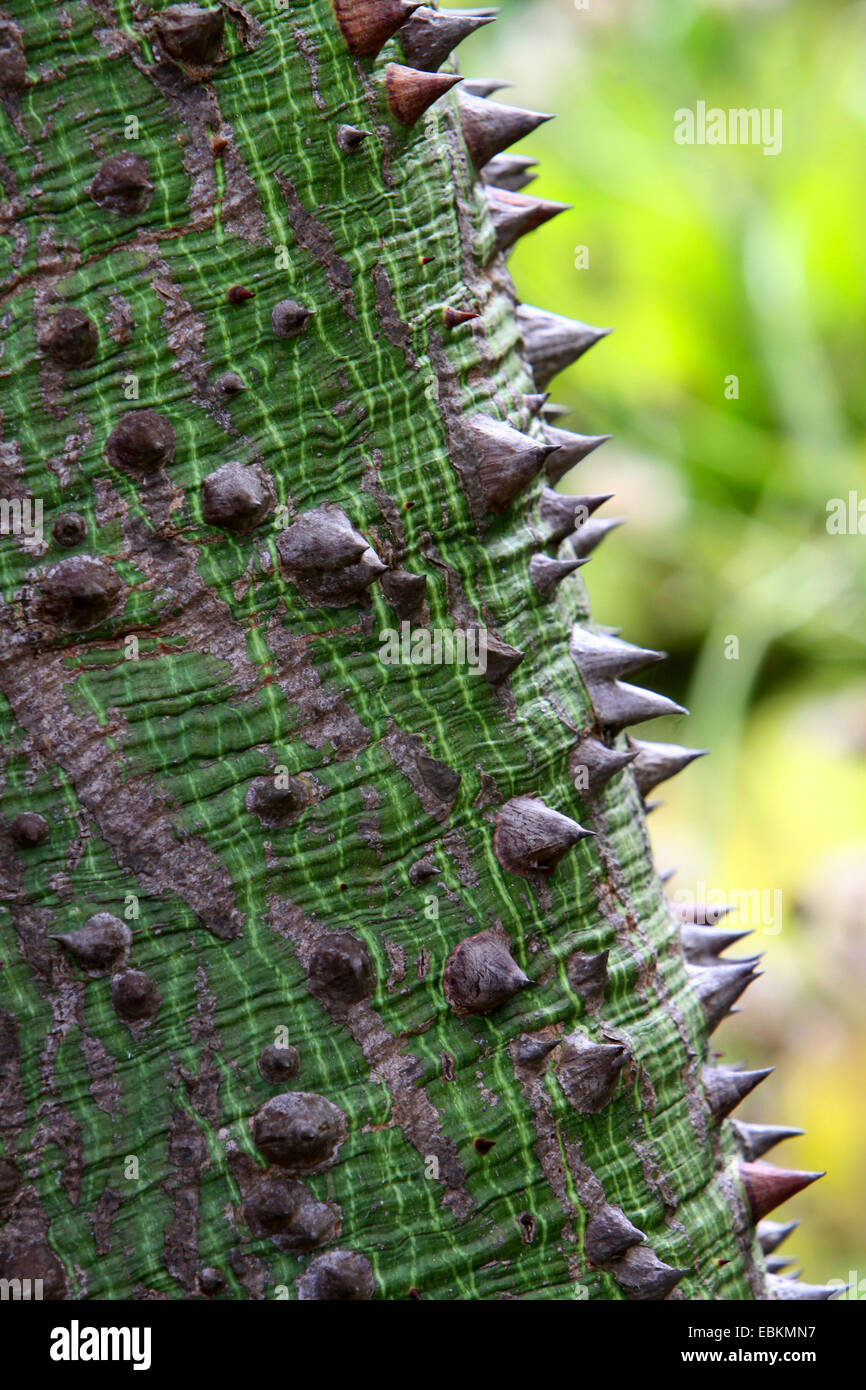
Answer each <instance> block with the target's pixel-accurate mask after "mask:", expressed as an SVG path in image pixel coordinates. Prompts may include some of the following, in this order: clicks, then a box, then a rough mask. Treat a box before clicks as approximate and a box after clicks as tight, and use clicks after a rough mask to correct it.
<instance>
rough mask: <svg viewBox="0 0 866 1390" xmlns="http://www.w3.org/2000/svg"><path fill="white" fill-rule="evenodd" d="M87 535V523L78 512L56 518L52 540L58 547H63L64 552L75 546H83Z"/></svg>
mask: <svg viewBox="0 0 866 1390" xmlns="http://www.w3.org/2000/svg"><path fill="white" fill-rule="evenodd" d="M86 535H87V522H86V521H85V520H84V517H83V516H79V514H78V512H61V513H60V515H59V516H57V517H55V518H54V525H53V526H52V527H51V538H52V540H53V541H54V542H55V543H56V544H57V545H62V546H63V548H64V550H72V549H73V547H74V546H76V545H81V542H82V541H83V540H84V538H85V537H86Z"/></svg>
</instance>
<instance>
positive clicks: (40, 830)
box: [9, 811, 51, 849]
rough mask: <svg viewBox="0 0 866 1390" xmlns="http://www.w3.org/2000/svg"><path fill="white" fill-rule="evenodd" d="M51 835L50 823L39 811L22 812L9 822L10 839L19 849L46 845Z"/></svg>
mask: <svg viewBox="0 0 866 1390" xmlns="http://www.w3.org/2000/svg"><path fill="white" fill-rule="evenodd" d="M50 833H51V830H50V826H49V824H48V821H47V820H46V819H45V817H44V816H40V815H39V813H38V811H22V812H21V813H20V815H17V816H15V818H14V819H13V820H11V821H10V822H9V838H10V840H11V841H12V843H13V844H14V845H17V846H18V848H19V849H35V848H36V847H37V845H44V844H45V841H46V840H47V839H48V836H49V834H50Z"/></svg>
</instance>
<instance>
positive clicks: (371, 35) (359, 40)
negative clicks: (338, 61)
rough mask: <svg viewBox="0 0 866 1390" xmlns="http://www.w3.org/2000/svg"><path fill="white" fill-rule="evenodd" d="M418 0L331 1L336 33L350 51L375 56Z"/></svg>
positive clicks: (411, 12) (366, 56) (360, 55)
mask: <svg viewBox="0 0 866 1390" xmlns="http://www.w3.org/2000/svg"><path fill="white" fill-rule="evenodd" d="M420 8H421V0H417V3H416V0H334V10H335V12H336V16H337V23H338V25H339V26H340V33H341V34H342V35H343V41H344V43H345V45H346V47H347V48H348V50H349V52H350V53H354V54H355V55H356V56H357V57H360V58H375V57H376V55H377V54H378V53H379V52H380V51H381V50H382V49H383V48H384V47H385V44H386V43H387V42H388V40H389V39H390V38H391V37H392V35H394V34H396V32H397V30H398V29H399V28H400V26H401V25H403V24H405V23H406V21H407V20H408V19H410V18H411V16H412V15H413V14H414V13H415V11H416V10H418V9H420Z"/></svg>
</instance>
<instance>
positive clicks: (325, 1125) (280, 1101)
mask: <svg viewBox="0 0 866 1390" xmlns="http://www.w3.org/2000/svg"><path fill="white" fill-rule="evenodd" d="M346 1133H347V1127H346V1116H345V1115H344V1114H343V1111H342V1110H340V1109H339V1107H338V1106H336V1105H332V1104H331V1102H330V1101H329V1100H326V1099H325V1097H324V1096H320V1095H318V1094H316V1093H315V1092H312V1091H287V1092H285V1093H284V1094H283V1095H279V1096H274V1097H273V1098H272V1099H271V1100H266V1101H265V1103H264V1105H262V1106H260V1107H259V1109H258V1110H257V1111H256V1113H255V1115H254V1116H253V1138H254V1139H255V1142H256V1147H257V1148H258V1149H259V1150H260V1152H261V1153H262V1154H264V1156H265V1158H266V1159H267V1160H268V1161H269V1162H270V1163H275V1164H276V1165H277V1166H278V1167H280V1168H285V1169H286V1170H287V1171H289V1172H293V1173H317V1172H319V1171H320V1170H321V1169H323V1168H327V1167H329V1166H330V1164H332V1163H333V1162H334V1161H335V1159H336V1157H337V1153H338V1151H339V1148H340V1145H341V1144H342V1142H343V1140H344V1139H345V1137H346Z"/></svg>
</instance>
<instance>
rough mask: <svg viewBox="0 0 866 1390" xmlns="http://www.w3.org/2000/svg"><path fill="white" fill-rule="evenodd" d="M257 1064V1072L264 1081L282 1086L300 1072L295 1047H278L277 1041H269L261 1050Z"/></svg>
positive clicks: (298, 1058) (299, 1060) (298, 1055)
mask: <svg viewBox="0 0 866 1390" xmlns="http://www.w3.org/2000/svg"><path fill="white" fill-rule="evenodd" d="M257 1065H258V1069H259V1074H260V1075H261V1076H262V1077H264V1079H265V1081H271V1082H273V1083H274V1085H280V1086H284V1085H285V1083H286V1082H287V1081H291V1080H292V1078H293V1077H295V1076H297V1075H298V1073H299V1072H300V1070H301V1057H300V1053H299V1052H298V1049H297V1048H296V1047H289V1046H288V1045H287V1046H285V1047H280V1046H279V1044H277V1043H269V1044H268V1046H267V1047H266V1048H264V1049H263V1050H262V1052H261V1054H260V1056H259V1060H258V1064H257Z"/></svg>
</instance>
